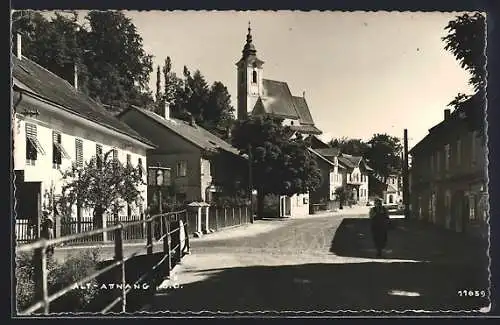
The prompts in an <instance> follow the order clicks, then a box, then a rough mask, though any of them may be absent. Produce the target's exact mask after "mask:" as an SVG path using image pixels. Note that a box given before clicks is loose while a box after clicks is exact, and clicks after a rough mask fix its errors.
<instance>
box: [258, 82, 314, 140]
mask: <svg viewBox="0 0 500 325" xmlns="http://www.w3.org/2000/svg"><path fill="white" fill-rule="evenodd" d="M262 85H263V88H264V92H263V96H262V97H260V98H259V100H258V101H257V103H256V104H255V107H254V113H256V114H259V113H261V114H262V113H264V114H270V115H274V116H277V117H281V118H289V119H293V120H299V122H300V125H295V126H292V129H294V130H296V131H298V132H302V133H307V134H321V133H322V132H321V130H319V129H318V128H316V127H315V126H314V121H313V118H312V115H311V112H310V110H309V106H308V105H307V101H306V99H305V98H304V97H298V96H293V95H292V93H291V91H290V88H289V87H288V84H287V83H286V82H284V81H277V80H270V79H263V80H262Z"/></svg>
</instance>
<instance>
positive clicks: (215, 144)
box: [122, 106, 240, 155]
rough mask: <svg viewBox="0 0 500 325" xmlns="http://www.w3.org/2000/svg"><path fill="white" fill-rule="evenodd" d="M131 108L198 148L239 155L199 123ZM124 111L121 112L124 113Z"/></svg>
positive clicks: (233, 148)
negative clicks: (166, 117)
mask: <svg viewBox="0 0 500 325" xmlns="http://www.w3.org/2000/svg"><path fill="white" fill-rule="evenodd" d="M131 109H135V110H137V111H139V112H140V113H142V114H144V115H146V116H147V117H148V118H150V119H152V120H154V121H156V122H157V123H160V124H161V125H163V126H164V127H166V128H168V129H169V130H171V131H172V132H174V133H176V134H178V135H179V136H181V137H182V138H184V139H186V140H188V141H189V142H191V143H193V144H194V145H196V146H197V147H199V148H202V149H205V150H211V151H214V150H219V149H222V150H224V151H226V152H229V153H232V154H235V155H240V153H239V150H238V149H236V148H235V147H233V146H232V145H231V144H229V143H227V142H226V141H224V140H222V139H221V138H219V137H218V136H216V135H214V134H212V133H210V132H209V131H208V130H206V129H204V128H202V127H201V126H199V125H194V126H193V125H190V124H189V123H188V122H186V121H183V120H179V119H174V118H170V119H168V120H167V119H164V118H163V117H161V116H159V115H157V114H155V113H153V112H152V111H149V110H146V109H143V108H140V107H136V106H132V107H131ZM125 113H126V111H125V112H124V113H122V114H125Z"/></svg>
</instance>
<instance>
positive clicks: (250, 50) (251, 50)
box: [243, 21, 257, 58]
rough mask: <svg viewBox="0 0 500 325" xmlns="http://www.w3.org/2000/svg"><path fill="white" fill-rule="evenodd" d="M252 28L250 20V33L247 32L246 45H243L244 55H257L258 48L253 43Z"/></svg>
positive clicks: (245, 56)
mask: <svg viewBox="0 0 500 325" xmlns="http://www.w3.org/2000/svg"><path fill="white" fill-rule="evenodd" d="M252 41H253V40H252V28H251V26H250V21H249V22H248V34H247V42H246V44H245V46H244V47H243V57H244V58H247V57H249V56H250V55H256V54H257V50H256V49H255V46H254V45H253V43H252Z"/></svg>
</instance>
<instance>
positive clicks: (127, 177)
mask: <svg viewBox="0 0 500 325" xmlns="http://www.w3.org/2000/svg"><path fill="white" fill-rule="evenodd" d="M111 153H112V151H109V152H107V153H106V154H105V155H104V157H93V158H92V159H91V160H90V161H89V162H86V163H85V166H84V167H83V168H78V167H77V166H76V165H73V166H72V167H71V168H69V169H68V170H66V171H64V172H63V177H62V179H63V182H64V185H63V187H62V191H61V197H60V198H59V199H58V204H59V206H60V207H61V209H62V211H61V212H62V215H63V216H70V215H71V211H72V207H73V206H74V205H75V204H76V205H77V206H80V207H82V208H87V209H91V210H92V211H93V220H94V226H95V227H102V221H103V216H104V214H105V213H112V214H113V215H114V216H117V215H118V212H119V211H120V210H121V209H123V208H124V207H125V206H126V204H132V203H136V204H140V201H141V200H142V199H143V198H142V196H141V192H140V189H139V186H140V185H143V184H144V183H143V179H142V175H143V171H142V169H141V166H137V167H134V166H131V165H128V164H127V165H125V166H124V165H122V164H121V163H120V162H119V161H118V160H117V159H113V157H112V156H111Z"/></svg>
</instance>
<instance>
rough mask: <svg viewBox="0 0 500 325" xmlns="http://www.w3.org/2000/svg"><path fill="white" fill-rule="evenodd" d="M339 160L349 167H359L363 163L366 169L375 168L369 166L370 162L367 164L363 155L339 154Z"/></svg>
mask: <svg viewBox="0 0 500 325" xmlns="http://www.w3.org/2000/svg"><path fill="white" fill-rule="evenodd" d="M339 162H340V163H342V164H344V165H345V166H346V167H348V168H356V167H359V165H360V164H363V167H364V168H365V169H366V170H373V169H372V168H371V167H370V166H368V164H366V162H365V160H364V159H363V157H361V156H353V155H348V154H345V153H343V154H341V155H340V156H339Z"/></svg>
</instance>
